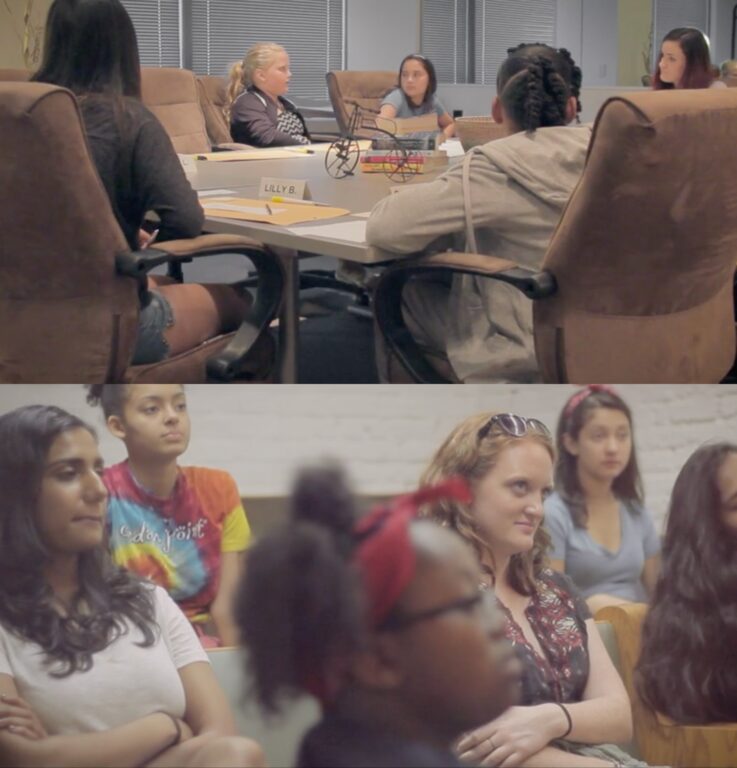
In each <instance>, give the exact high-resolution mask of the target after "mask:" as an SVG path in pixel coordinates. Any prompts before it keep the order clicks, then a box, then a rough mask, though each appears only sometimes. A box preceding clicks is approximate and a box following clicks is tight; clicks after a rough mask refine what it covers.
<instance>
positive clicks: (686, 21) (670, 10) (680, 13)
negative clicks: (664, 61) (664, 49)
mask: <svg viewBox="0 0 737 768" xmlns="http://www.w3.org/2000/svg"><path fill="white" fill-rule="evenodd" d="M653 22H654V26H655V36H654V41H653V69H654V68H655V65H656V64H657V63H658V60H659V59H660V44H661V43H662V42H663V38H664V37H665V36H666V35H667V34H668V32H670V31H671V29H675V28H676V27H696V28H697V29H700V30H701V31H702V32H704V33H706V34H707V35H708V34H709V2H708V0H655V3H654V5H653Z"/></svg>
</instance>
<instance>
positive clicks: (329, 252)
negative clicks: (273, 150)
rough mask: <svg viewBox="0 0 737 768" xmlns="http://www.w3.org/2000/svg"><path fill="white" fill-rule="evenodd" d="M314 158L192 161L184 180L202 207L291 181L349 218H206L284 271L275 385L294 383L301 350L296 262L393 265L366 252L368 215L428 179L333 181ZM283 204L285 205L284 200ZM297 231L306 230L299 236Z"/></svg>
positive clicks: (213, 228) (317, 154) (209, 226)
mask: <svg viewBox="0 0 737 768" xmlns="http://www.w3.org/2000/svg"><path fill="white" fill-rule="evenodd" d="M313 151H314V154H304V153H295V154H296V155H297V156H296V157H294V158H288V159H271V160H234V161H229V162H214V161H211V160H195V161H193V164H194V167H195V168H196V170H192V169H191V167H190V169H188V178H189V180H190V182H191V184H192V186H193V188H194V189H195V190H197V192H198V193H199V194H200V196H201V198H200V199H201V202H202V203H203V204H205V205H206V203H207V198H208V196H213V195H214V194H215V193H216V192H217V191H221V192H220V194H222V196H226V195H228V196H233V197H245V198H257V197H258V196H259V194H258V193H259V187H260V184H261V179H262V178H265V177H268V178H274V179H285V180H286V179H290V180H300V181H306V182H307V185H308V189H309V192H310V195H311V197H312V199H313V200H314V201H316V202H319V203H325V204H328V205H331V206H335V207H339V208H344V209H347V210H349V211H350V212H351V215H349V216H342V217H339V218H333V219H327V220H321V221H314V222H307V223H304V224H294V225H290V226H289V227H284V226H276V225H274V224H269V223H263V222H256V221H245V220H241V219H224V218H218V217H216V216H212V215H209V214H207V212H206V219H205V226H204V230H205V231H206V232H213V233H221V234H222V233H224V234H236V235H245V236H248V237H251V238H253V239H254V240H258V241H260V242H262V243H264V244H265V245H267V246H270V247H271V248H272V249H274V252H275V254H276V256H277V258H278V259H279V260H280V263H281V265H282V268H283V269H284V275H285V285H284V299H283V303H282V310H281V313H280V317H279V371H278V373H279V381H281V382H283V383H293V382H296V381H297V380H298V370H297V357H298V350H299V324H300V317H299V259H300V258H301V257H303V256H305V255H309V254H313V255H317V256H331V257H334V258H336V259H343V260H345V261H349V262H355V263H357V264H362V265H370V264H378V263H381V262H386V261H387V260H391V256H390V255H389V254H387V253H386V252H381V251H377V250H375V249H373V248H371V247H369V246H368V245H367V244H366V242H365V241H364V239H363V237H362V235H361V232H362V231H365V230H364V229H363V227H364V226H365V223H366V219H367V216H368V212H369V211H370V210H371V208H372V207H373V206H374V204H375V203H377V202H378V201H379V200H381V199H382V198H383V197H386V196H387V195H388V194H391V189H392V187H395V186H401V187H404V186H406V185H407V184H415V183H422V181H427V180H428V178H431V177H432V175H425V174H423V175H418V176H413V177H411V178H410V179H408V180H407V181H405V182H401V181H393V180H391V179H390V178H389V177H388V176H386V175H385V174H383V173H372V174H364V173H361V171H360V170H359V169H358V167H357V168H356V170H355V172H354V174H353V175H351V176H346V177H345V178H341V179H335V178H333V177H331V176H329V175H328V173H327V172H326V170H325V151H324V148H322V149H320V148H316V149H315V150H313ZM285 202H286V201H285ZM334 224H346V225H347V226H348V229H349V230H350V232H346V236H345V237H334V236H328V235H326V234H324V233H320V234H310V229H311V228H312V227H315V226H317V225H321V226H322V225H334ZM300 230H304V231H303V232H300Z"/></svg>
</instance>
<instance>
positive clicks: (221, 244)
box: [115, 235, 284, 381]
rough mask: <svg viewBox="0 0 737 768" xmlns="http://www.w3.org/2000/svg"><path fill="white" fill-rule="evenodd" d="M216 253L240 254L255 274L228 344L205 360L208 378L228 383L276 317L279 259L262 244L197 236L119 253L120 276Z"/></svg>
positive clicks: (280, 281)
mask: <svg viewBox="0 0 737 768" xmlns="http://www.w3.org/2000/svg"><path fill="white" fill-rule="evenodd" d="M219 253H228V254H241V255H243V256H245V257H246V258H248V259H249V260H250V261H251V262H252V264H253V266H254V268H255V270H256V275H257V282H256V290H255V293H256V295H255V299H254V302H253V304H252V306H251V308H250V310H249V312H248V314H247V315H246V317H244V318H243V320H242V322H241V325H240V327H239V328H238V330H237V331H236V333H235V335H234V336H233V338H232V339H231V340H230V342H229V343H228V345H227V346H226V347H225V348H224V349H223V350H222V351H221V352H219V353H217V354H216V355H213V356H212V357H211V358H209V359H208V361H207V374H208V376H209V377H210V378H214V379H220V380H222V381H230V380H232V379H234V378H235V377H236V376H238V374H239V372H240V368H241V365H240V364H241V362H242V361H243V360H244V358H245V357H246V356H247V354H248V352H249V350H250V349H251V347H253V345H254V343H255V342H256V341H257V340H258V338H259V337H260V336H261V334H262V333H263V331H265V329H266V328H267V326H268V325H269V324H270V323H271V321H272V320H273V319H274V317H275V316H276V314H277V312H278V311H279V307H280V305H281V298H282V293H283V289H284V271H283V269H282V266H281V264H280V263H279V260H278V259H277V258H276V257H275V256H274V254H273V253H271V251H269V250H268V248H266V247H265V246H264V245H262V244H261V243H259V242H257V241H255V240H251V239H250V238H248V237H241V236H239V235H200V236H199V237H193V238H191V239H189V240H169V241H167V242H163V243H157V244H156V247H155V248H147V249H146V250H143V251H133V252H128V253H121V254H118V255H117V257H116V259H115V265H116V268H117V271H118V273H119V274H123V275H128V276H129V277H135V278H138V279H141V278H142V277H143V276H144V275H145V274H146V273H147V272H149V271H150V270H151V269H153V268H154V267H156V266H160V265H161V264H174V265H175V266H176V265H180V264H181V263H182V262H183V261H191V260H192V259H196V258H201V257H203V256H213V255H215V254H219Z"/></svg>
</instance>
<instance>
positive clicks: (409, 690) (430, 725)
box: [237, 467, 519, 768]
mask: <svg viewBox="0 0 737 768" xmlns="http://www.w3.org/2000/svg"><path fill="white" fill-rule="evenodd" d="M466 493H467V491H466V489H465V488H464V487H462V486H460V487H459V486H458V484H457V483H455V484H447V485H446V486H445V487H443V488H437V489H427V490H426V491H423V492H421V493H420V494H418V495H417V496H414V497H404V498H402V499H399V500H397V501H395V502H393V503H391V504H388V505H386V506H383V507H381V508H378V509H376V510H374V511H372V512H370V513H369V514H368V515H367V516H365V517H363V518H360V519H359V516H358V513H357V509H356V504H355V500H354V498H353V495H352V493H351V492H350V490H349V489H348V487H347V485H346V482H345V479H344V477H343V475H342V473H341V472H340V470H338V469H335V468H330V467H326V468H322V469H315V470H309V471H306V472H304V473H303V474H302V475H301V477H300V478H299V479H298V481H297V483H296V486H295V489H294V492H293V496H292V502H291V506H292V515H291V519H290V520H289V522H288V523H286V524H285V525H284V526H283V527H282V528H281V529H280V530H277V531H274V532H272V533H270V534H268V535H267V536H264V537H263V538H262V539H261V540H259V541H258V542H257V543H256V544H255V545H254V546H253V547H252V549H251V551H250V553H249V558H248V563H247V568H246V579H245V583H244V586H243V589H242V590H241V592H240V595H239V598H238V600H237V611H238V619H239V624H240V627H241V630H242V635H243V640H244V643H245V645H246V647H247V649H248V652H249V664H250V667H251V672H252V677H253V679H254V688H255V693H256V697H257V698H258V700H259V701H260V703H261V705H262V706H263V707H264V709H265V710H267V711H268V712H272V713H273V712H278V710H279V709H280V707H281V705H282V704H283V703H285V701H287V700H288V699H289V698H290V697H293V696H295V695H297V694H302V693H309V694H311V695H313V696H314V697H316V698H317V699H318V701H319V702H320V703H321V705H322V710H323V717H322V720H321V722H320V723H319V724H318V725H317V726H316V727H315V728H313V729H312V730H311V731H310V732H309V733H308V734H307V735H306V737H305V739H304V741H303V742H302V745H301V749H300V754H299V758H298V765H299V766H301V768H317V767H318V766H319V767H320V768H338V767H339V766H340V767H342V766H348V765H364V766H369V765H370V766H375V767H376V768H381V766H387V768H388V766H392V767H395V766H397V767H401V766H419V765H422V766H428V767H433V766H434V767H436V768H448V767H449V766H453V765H460V764H459V763H457V761H456V760H455V758H454V757H453V755H452V753H451V751H450V748H451V744H452V742H453V741H454V740H455V739H457V738H458V736H459V735H460V734H461V733H462V732H463V731H464V730H467V729H469V728H473V727H475V726H477V725H479V724H480V723H482V722H483V720H484V718H485V717H488V716H495V715H498V714H501V712H503V711H504V710H505V709H506V708H507V707H508V706H509V705H510V704H511V703H513V702H514V700H515V698H516V695H517V675H518V672H519V668H518V665H517V664H516V662H515V661H514V660H513V659H512V655H511V649H510V648H509V646H508V644H507V643H506V642H505V641H504V639H503V633H502V627H501V622H500V620H499V616H498V614H496V613H495V612H494V610H493V607H492V606H491V605H490V604H488V603H487V601H486V599H485V595H484V594H483V593H480V592H479V591H478V589H477V586H476V585H477V582H478V579H479V577H480V574H479V571H478V566H477V565H476V563H475V562H474V558H473V557H472V555H471V554H470V553H469V552H468V551H467V549H466V548H465V546H464V545H463V542H462V541H461V540H460V539H459V538H458V537H457V536H455V535H453V534H451V533H449V532H448V531H444V530H442V529H441V528H440V527H438V526H436V525H434V524H432V523H430V522H427V521H417V520H415V517H416V514H417V505H418V503H420V502H421V501H422V500H423V499H428V498H433V497H437V496H443V497H446V496H457V497H459V498H464V497H465V495H466ZM264 585H268V588H265V587H264Z"/></svg>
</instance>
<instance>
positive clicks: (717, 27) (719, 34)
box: [710, 0, 735, 65]
mask: <svg viewBox="0 0 737 768" xmlns="http://www.w3.org/2000/svg"><path fill="white" fill-rule="evenodd" d="M734 4H735V0H711V29H710V37H711V56H712V59H713V60H714V63H715V64H717V65H718V64H721V63H722V62H723V61H724V60H725V59H729V58H731V50H730V49H731V45H732V9H733V8H734Z"/></svg>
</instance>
